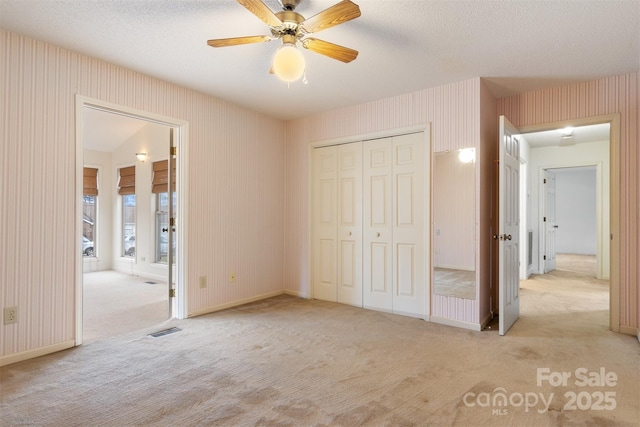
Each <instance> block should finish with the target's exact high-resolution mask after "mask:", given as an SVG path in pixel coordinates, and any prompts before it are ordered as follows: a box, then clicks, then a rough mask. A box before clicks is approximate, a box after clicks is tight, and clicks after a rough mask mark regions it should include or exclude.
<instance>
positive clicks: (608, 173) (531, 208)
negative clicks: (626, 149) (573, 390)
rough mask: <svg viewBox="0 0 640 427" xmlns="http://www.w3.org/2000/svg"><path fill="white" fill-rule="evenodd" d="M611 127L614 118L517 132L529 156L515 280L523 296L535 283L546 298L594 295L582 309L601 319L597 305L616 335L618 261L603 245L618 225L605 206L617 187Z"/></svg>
mask: <svg viewBox="0 0 640 427" xmlns="http://www.w3.org/2000/svg"><path fill="white" fill-rule="evenodd" d="M569 126H571V127H569ZM615 126H616V119H615V117H613V118H608V119H604V120H603V119H602V118H600V119H597V118H594V119H590V120H586V121H583V123H576V122H573V123H568V122H567V123H557V124H554V126H553V127H552V128H551V129H549V128H547V129H545V130H542V131H541V130H539V129H528V131H527V132H524V131H523V130H521V132H523V133H522V135H521V136H522V138H523V140H525V141H526V144H527V148H528V153H527V159H526V163H527V168H526V170H527V171H528V173H527V175H526V176H523V177H522V178H523V179H524V180H525V181H526V182H528V185H527V187H526V189H525V191H526V198H525V197H523V199H522V202H521V210H523V211H524V214H523V218H524V223H523V226H524V227H526V228H525V231H524V233H523V235H524V236H527V239H528V241H527V247H528V251H524V252H523V253H522V254H521V264H522V265H525V266H526V267H525V268H523V269H522V271H521V280H523V282H522V283H523V287H525V289H523V290H526V287H527V286H533V287H537V286H538V285H540V284H541V283H542V284H543V285H544V286H548V288H547V289H546V291H548V292H549V294H550V295H553V294H554V291H556V292H565V291H567V289H569V290H574V291H576V292H581V291H582V290H584V289H587V288H588V289H591V290H594V292H595V294H594V295H599V296H597V297H595V298H586V299H585V301H592V303H593V306H592V308H591V310H592V311H594V312H595V311H597V312H602V307H603V303H604V305H605V306H606V307H608V310H606V312H605V313H606V315H607V317H608V323H609V328H610V329H611V330H614V331H617V329H618V328H619V326H618V324H619V319H618V314H617V313H618V304H619V302H618V300H617V292H618V291H617V289H618V283H617V280H615V278H616V277H617V276H615V272H617V264H616V263H617V259H616V258H614V253H613V248H612V247H611V246H610V238H609V236H610V235H611V234H612V233H614V229H615V228H616V224H617V221H616V217H615V215H616V213H615V212H614V210H616V211H617V207H616V206H615V205H613V204H612V203H610V200H613V197H614V195H612V194H611V192H612V191H614V190H615V188H616V186H617V182H613V180H614V179H616V177H615V174H614V173H613V171H612V169H613V168H614V167H615V166H614V165H615V163H614V161H613V160H614V156H615V155H616V150H617V146H616V145H615V144H617V139H616V138H617V136H616V135H617V131H616V130H615V129H614V128H615ZM567 192H570V194H569V196H570V197H571V198H572V201H571V202H570V204H568V200H567V199H568V197H569V196H568V193H567ZM589 206H591V207H589ZM587 229H588V230H587ZM571 236H573V237H571ZM576 236H579V238H576ZM590 271H593V274H591V273H590ZM586 272H589V273H588V274H586V275H585V273H586ZM532 275H533V277H531V276H532ZM567 284H570V286H569V285H567ZM581 286H583V288H582V289H581V288H580V287H581ZM546 291H545V292H546ZM527 295H528V293H527V292H523V299H525V298H527ZM603 295H604V296H603ZM579 298H580V297H579V295H578V293H576V301H577V300H578V299H579ZM587 310H590V309H589V308H587Z"/></svg>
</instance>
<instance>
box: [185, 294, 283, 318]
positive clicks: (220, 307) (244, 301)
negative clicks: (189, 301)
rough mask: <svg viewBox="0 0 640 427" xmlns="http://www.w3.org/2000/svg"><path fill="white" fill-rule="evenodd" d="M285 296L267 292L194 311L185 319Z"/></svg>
mask: <svg viewBox="0 0 640 427" xmlns="http://www.w3.org/2000/svg"><path fill="white" fill-rule="evenodd" d="M285 294H287V292H286V291H276V292H269V293H266V294H262V295H257V296H254V297H250V298H245V299H241V300H237V301H232V302H227V303H224V304H219V305H215V306H213V307H209V308H205V309H202V310H196V311H193V312H191V313H189V315H188V316H187V317H197V316H203V315H205V314H211V313H215V312H216V311H221V310H226V309H228V308H233V307H238V306H239V305H244V304H249V303H251V302H256V301H261V300H265V299H269V298H273V297H277V296H280V295H285Z"/></svg>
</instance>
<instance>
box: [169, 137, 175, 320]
mask: <svg viewBox="0 0 640 427" xmlns="http://www.w3.org/2000/svg"><path fill="white" fill-rule="evenodd" d="M176 154H177V144H176V141H175V138H174V129H173V128H170V129H169V162H168V167H169V171H168V176H167V191H168V193H169V194H168V196H169V209H168V217H169V226H168V230H167V266H168V267H167V270H168V276H169V277H168V284H169V298H168V299H169V317H175V314H176V306H175V301H176V298H175V297H176V283H175V277H176V271H175V268H176V267H175V255H176V254H175V244H174V241H175V238H176V234H175V232H176V212H174V205H173V200H175V193H176V182H174V181H175V175H174V173H173V171H175V170H176Z"/></svg>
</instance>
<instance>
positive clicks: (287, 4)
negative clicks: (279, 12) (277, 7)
mask: <svg viewBox="0 0 640 427" xmlns="http://www.w3.org/2000/svg"><path fill="white" fill-rule="evenodd" d="M280 4H281V5H282V8H283V9H284V10H294V9H295V8H296V6H298V4H300V0H280Z"/></svg>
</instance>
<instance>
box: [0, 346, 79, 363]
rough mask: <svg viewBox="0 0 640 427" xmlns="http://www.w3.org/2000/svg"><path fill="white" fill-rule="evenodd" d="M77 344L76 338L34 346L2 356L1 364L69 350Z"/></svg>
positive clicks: (0, 358)
mask: <svg viewBox="0 0 640 427" xmlns="http://www.w3.org/2000/svg"><path fill="white" fill-rule="evenodd" d="M75 345H76V341H75V340H69V341H63V342H61V343H58V344H53V345H48V346H46V347H39V348H34V349H33V350H27V351H23V352H20V353H14V354H10V355H8V356H2V357H0V366H6V365H11V364H12V363H17V362H22V361H24V360H29V359H34V358H36V357H40V356H45V355H47V354H51V353H56V352H58V351H62V350H67V349H69V348H71V347H74V346H75Z"/></svg>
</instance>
